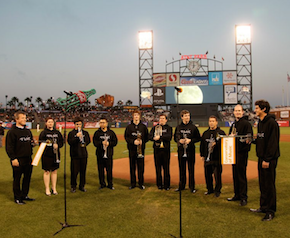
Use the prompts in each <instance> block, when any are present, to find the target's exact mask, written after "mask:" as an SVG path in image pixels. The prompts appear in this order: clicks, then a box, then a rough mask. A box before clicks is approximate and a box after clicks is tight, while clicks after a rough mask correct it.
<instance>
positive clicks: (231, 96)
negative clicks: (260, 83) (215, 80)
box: [224, 85, 238, 104]
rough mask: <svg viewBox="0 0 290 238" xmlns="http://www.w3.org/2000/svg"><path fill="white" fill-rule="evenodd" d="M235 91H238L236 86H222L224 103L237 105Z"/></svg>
mask: <svg viewBox="0 0 290 238" xmlns="http://www.w3.org/2000/svg"><path fill="white" fill-rule="evenodd" d="M237 91H238V86H237V85H225V86H224V103H225V104H237V103H238V93H237Z"/></svg>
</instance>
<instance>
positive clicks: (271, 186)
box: [258, 158, 278, 214]
mask: <svg viewBox="0 0 290 238" xmlns="http://www.w3.org/2000/svg"><path fill="white" fill-rule="evenodd" d="M262 162H263V160H262V159H261V158H259V161H258V172H259V186H260V192H261V197H260V209H261V210H262V211H264V212H266V213H272V214H274V213H275V212H276V186H275V180H276V167H277V162H278V160H277V159H273V160H271V161H270V164H269V168H268V169H263V168H262Z"/></svg>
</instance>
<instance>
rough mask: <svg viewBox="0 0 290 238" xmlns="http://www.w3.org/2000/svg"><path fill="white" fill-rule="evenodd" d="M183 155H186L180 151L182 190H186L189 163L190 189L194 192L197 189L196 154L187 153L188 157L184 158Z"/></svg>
mask: <svg viewBox="0 0 290 238" xmlns="http://www.w3.org/2000/svg"><path fill="white" fill-rule="evenodd" d="M183 154H184V153H183V150H178V162H179V179H180V189H185V184H186V163H187V166H188V174H189V189H190V190H191V191H192V190H194V189H195V180H194V165H195V153H193V152H191V153H189V152H188V151H187V157H183Z"/></svg>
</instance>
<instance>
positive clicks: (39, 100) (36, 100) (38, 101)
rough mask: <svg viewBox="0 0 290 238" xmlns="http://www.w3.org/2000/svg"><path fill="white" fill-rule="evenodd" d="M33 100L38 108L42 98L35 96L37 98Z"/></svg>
mask: <svg viewBox="0 0 290 238" xmlns="http://www.w3.org/2000/svg"><path fill="white" fill-rule="evenodd" d="M35 102H36V103H37V105H38V108H39V105H40V104H41V103H42V98H41V97H37V98H36V99H35Z"/></svg>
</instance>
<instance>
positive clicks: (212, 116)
mask: <svg viewBox="0 0 290 238" xmlns="http://www.w3.org/2000/svg"><path fill="white" fill-rule="evenodd" d="M211 118H214V119H215V120H216V121H218V119H217V117H216V116H214V115H211V116H210V117H209V118H208V120H209V119H211Z"/></svg>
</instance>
